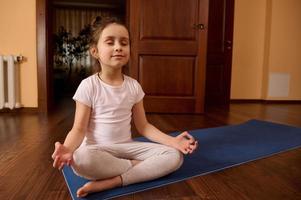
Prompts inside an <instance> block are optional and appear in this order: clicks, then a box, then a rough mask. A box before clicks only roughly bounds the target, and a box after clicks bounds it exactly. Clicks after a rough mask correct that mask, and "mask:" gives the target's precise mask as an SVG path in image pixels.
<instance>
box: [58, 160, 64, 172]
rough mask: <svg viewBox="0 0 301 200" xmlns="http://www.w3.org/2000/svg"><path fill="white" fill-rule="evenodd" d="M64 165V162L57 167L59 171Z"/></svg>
mask: <svg viewBox="0 0 301 200" xmlns="http://www.w3.org/2000/svg"><path fill="white" fill-rule="evenodd" d="M64 165H65V162H62V163H61V164H60V166H59V170H61V169H62V168H63V167H64Z"/></svg>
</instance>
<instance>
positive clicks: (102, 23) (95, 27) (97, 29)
mask: <svg viewBox="0 0 301 200" xmlns="http://www.w3.org/2000/svg"><path fill="white" fill-rule="evenodd" d="M110 24H118V25H121V26H124V27H125V28H126V29H127V30H128V28H127V26H126V25H125V24H124V22H123V21H121V20H120V19H118V18H117V17H100V16H97V17H95V18H94V19H93V20H92V23H91V24H90V38H89V46H90V48H92V47H93V46H95V45H97V42H98V40H99V37H100V35H101V33H102V31H103V30H104V29H105V28H106V27H107V26H108V25H110ZM95 61H96V62H95V65H94V66H93V68H94V70H93V71H94V72H99V71H100V70H101V66H100V63H99V62H98V60H96V59H95Z"/></svg>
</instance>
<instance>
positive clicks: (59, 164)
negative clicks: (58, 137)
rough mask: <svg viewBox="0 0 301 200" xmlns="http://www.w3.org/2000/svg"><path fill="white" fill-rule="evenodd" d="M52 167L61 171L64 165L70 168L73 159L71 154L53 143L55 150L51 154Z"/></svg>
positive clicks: (59, 144) (57, 143)
mask: <svg viewBox="0 0 301 200" xmlns="http://www.w3.org/2000/svg"><path fill="white" fill-rule="evenodd" d="M52 159H53V160H54V161H53V167H54V168H58V169H59V170H61V169H62V168H63V167H64V165H68V166H70V165H71V163H72V159H73V153H72V152H71V151H70V150H69V149H68V148H67V147H65V146H64V145H62V144H61V143H59V142H56V143H55V149H54V152H53V154H52Z"/></svg>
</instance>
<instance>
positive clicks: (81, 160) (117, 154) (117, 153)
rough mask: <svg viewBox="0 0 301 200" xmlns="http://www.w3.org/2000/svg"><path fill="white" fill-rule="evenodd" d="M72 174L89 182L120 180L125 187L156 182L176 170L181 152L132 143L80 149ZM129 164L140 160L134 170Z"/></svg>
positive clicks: (180, 160) (179, 164)
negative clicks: (108, 179) (113, 178)
mask: <svg viewBox="0 0 301 200" xmlns="http://www.w3.org/2000/svg"><path fill="white" fill-rule="evenodd" d="M73 160H74V162H73V164H72V168H73V171H74V172H75V173H76V174H77V175H79V176H82V177H84V178H86V179H89V180H100V179H107V178H112V177H115V176H121V178H122V185H123V186H125V185H129V184H133V183H138V182H142V181H148V180H153V179H156V178H159V177H162V176H165V175H167V174H169V173H171V172H173V171H175V170H177V169H178V168H179V167H180V166H181V165H182V163H183V155H182V153H181V152H180V151H178V150H176V149H174V148H171V147H168V146H164V145H161V144H156V143H150V142H136V141H131V142H127V143H119V144H110V145H105V146H100V147H99V146H97V147H96V146H86V145H81V146H80V147H79V148H78V149H77V150H76V151H75V152H74V154H73ZM130 160H139V161H141V162H140V163H139V164H137V165H135V166H132V163H131V161H130Z"/></svg>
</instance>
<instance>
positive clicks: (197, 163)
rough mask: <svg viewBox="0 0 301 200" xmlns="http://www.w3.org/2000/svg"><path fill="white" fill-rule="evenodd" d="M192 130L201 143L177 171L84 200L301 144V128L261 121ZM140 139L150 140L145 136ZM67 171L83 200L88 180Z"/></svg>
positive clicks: (183, 177)
mask: <svg viewBox="0 0 301 200" xmlns="http://www.w3.org/2000/svg"><path fill="white" fill-rule="evenodd" d="M189 133H191V134H192V135H193V136H194V137H195V138H196V139H197V140H198V141H199V143H200V146H199V148H198V149H197V151H196V152H195V153H193V154H192V155H188V156H185V160H184V164H183V165H182V167H181V168H180V169H179V170H177V171H176V172H174V173H172V174H170V175H167V176H165V177H162V178H159V179H156V180H153V181H148V182H144V183H137V184H133V185H129V186H126V187H120V188H115V189H111V190H107V191H103V192H99V193H93V194H90V195H88V196H87V197H85V198H81V199H88V200H95V199H110V198H114V197H118V196H123V195H127V194H131V193H135V192H140V191H143V190H148V189H151V188H156V187H160V186H163V185H168V184H171V183H175V182H179V181H182V180H186V179H189V178H192V177H196V176H200V175H204V174H208V173H212V172H216V171H220V170H223V169H226V168H229V167H233V166H236V165H240V164H243V163H246V162H250V161H253V160H257V159H260V158H264V157H267V156H271V155H273V154H276V153H280V152H284V151H287V150H291V149H295V148H298V147H300V146H301V128H297V127H292V126H287V125H281V124H276V123H271V122H265V121H259V120H250V121H247V122H245V123H243V124H239V125H231V126H223V127H218V128H208V129H199V130H192V131H189ZM177 134H178V133H173V135H177ZM137 140H139V141H146V139H145V138H137ZM63 174H64V177H65V180H66V182H67V185H68V188H69V191H70V193H71V196H72V198H73V199H74V200H76V199H80V198H77V197H76V191H77V189H78V188H79V187H81V186H82V185H83V184H85V183H86V182H87V180H85V179H83V178H81V177H78V176H76V175H75V174H74V173H73V171H72V169H71V168H70V167H64V169H63Z"/></svg>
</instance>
